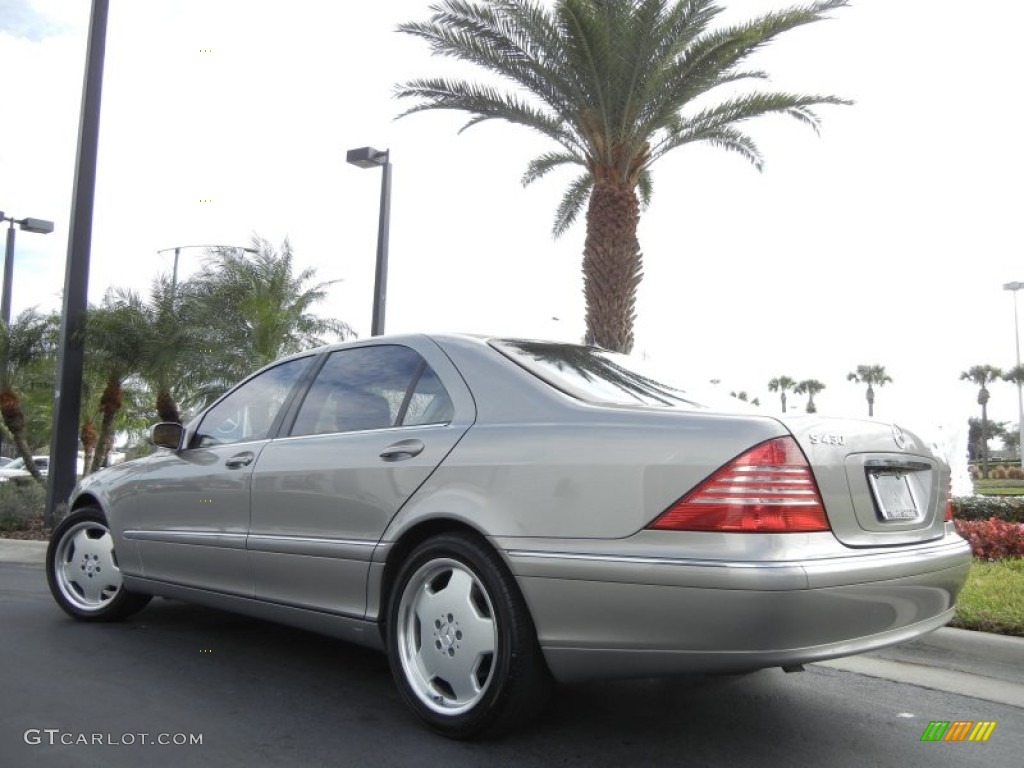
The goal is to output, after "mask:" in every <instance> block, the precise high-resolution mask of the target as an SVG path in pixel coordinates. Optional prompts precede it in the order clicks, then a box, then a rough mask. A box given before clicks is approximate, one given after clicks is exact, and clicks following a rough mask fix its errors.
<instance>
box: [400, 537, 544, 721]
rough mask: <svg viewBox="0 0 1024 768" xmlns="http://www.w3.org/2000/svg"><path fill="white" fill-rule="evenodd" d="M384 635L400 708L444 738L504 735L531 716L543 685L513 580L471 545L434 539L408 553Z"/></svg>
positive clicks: (491, 555)
mask: <svg viewBox="0 0 1024 768" xmlns="http://www.w3.org/2000/svg"><path fill="white" fill-rule="evenodd" d="M420 617H423V619H422V620H421V619H420ZM386 634H387V646H388V661H389V662H390V664H391V672H392V674H393V675H394V678H395V682H396V684H397V685H398V691H399V693H400V694H401V696H402V699H403V700H404V701H405V703H406V704H407V705H408V706H409V707H410V708H411V709H412V710H413V711H414V712H415V713H416V714H417V715H418V716H419V717H420V718H421V719H422V720H423V721H424V722H425V723H426V724H427V725H428V726H429V727H430V728H431V729H433V730H434V731H436V732H438V733H440V734H442V735H443V736H447V737H449V738H455V739H471V738H475V737H478V736H482V735H485V734H486V735H489V736H494V735H498V734H500V733H504V732H507V731H508V730H510V729H511V728H513V727H515V726H517V725H519V724H521V723H522V722H524V721H525V720H526V719H528V718H529V717H532V716H533V715H535V714H536V713H537V711H538V710H539V709H540V708H541V706H542V705H543V701H544V698H545V696H546V694H547V691H548V689H549V687H550V684H551V676H550V673H549V672H548V669H547V665H546V664H545V663H544V657H543V655H542V653H541V650H540V646H539V645H538V643H537V632H536V630H535V629H534V626H533V621H532V620H531V618H530V614H529V611H528V610H527V607H526V603H525V601H524V600H523V597H522V594H521V593H520V592H519V588H518V586H517V585H516V583H515V580H514V579H513V577H512V575H511V574H510V573H509V572H508V569H507V568H506V567H505V564H504V563H503V562H502V560H501V559H500V558H499V557H498V555H497V553H496V552H494V550H493V549H491V548H490V547H489V546H488V545H487V544H486V543H485V542H484V541H482V540H481V539H479V538H478V537H476V536H472V535H469V534H464V533H446V534H442V535H439V536H435V537H433V538H431V539H428V540H427V541H425V542H423V543H422V544H420V545H419V546H418V547H416V549H414V550H413V551H412V553H410V555H409V557H408V558H407V559H406V561H405V562H404V563H403V564H402V566H401V569H400V570H399V572H398V576H397V578H396V579H395V582H394V588H393V589H392V590H391V594H390V600H389V604H388V613H387V633H386Z"/></svg>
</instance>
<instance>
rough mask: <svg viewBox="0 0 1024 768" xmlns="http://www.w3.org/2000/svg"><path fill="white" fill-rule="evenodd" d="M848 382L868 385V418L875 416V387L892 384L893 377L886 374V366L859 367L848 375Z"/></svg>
mask: <svg viewBox="0 0 1024 768" xmlns="http://www.w3.org/2000/svg"><path fill="white" fill-rule="evenodd" d="M846 380H847V381H852V382H853V383H854V384H867V385H868V391H867V394H866V397H867V400H868V418H872V417H873V416H874V415H875V387H876V386H877V387H884V386H885V385H886V384H891V383H892V377H891V376H889V374H887V373H886V372H885V366H884V365H858V366H857V370H856V371H853V372H851V373H848V374H846Z"/></svg>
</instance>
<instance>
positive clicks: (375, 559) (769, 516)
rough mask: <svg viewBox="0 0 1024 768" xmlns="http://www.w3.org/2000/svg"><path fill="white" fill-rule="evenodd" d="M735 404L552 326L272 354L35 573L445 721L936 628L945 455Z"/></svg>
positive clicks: (71, 530) (483, 717) (64, 527)
mask: <svg viewBox="0 0 1024 768" xmlns="http://www.w3.org/2000/svg"><path fill="white" fill-rule="evenodd" d="M741 407H743V405H742V404H740V403H739V401H736V400H734V399H731V398H730V399H728V400H726V401H723V402H712V401H710V400H709V399H708V398H706V397H698V396H695V395H694V394H692V393H690V392H688V391H686V390H684V389H679V388H676V387H672V386H669V385H666V384H663V383H660V382H658V381H655V380H653V379H651V378H650V377H648V376H645V375H642V374H640V373H638V372H636V371H635V370H633V368H632V363H631V361H630V360H629V359H628V358H624V357H622V356H619V355H614V354H610V353H607V352H604V351H602V350H599V349H595V348H590V347H584V346H577V345H572V344H561V343H553V342H535V341H523V340H509V339H486V338H477V337H467V336H454V335H452V336H422V335H416V336H395V337H380V338H374V339H369V340H365V341H358V342H352V343H347V344H342V345H335V346H331V347H326V348H323V349H319V350H315V351H311V352H307V353H303V354H299V355H294V356H292V357H289V358H286V359H284V360H281V361H279V362H277V363H274V364H272V365H270V366H267V367H265V368H263V369H262V370H260V371H258V372H257V373H255V374H254V375H252V376H251V377H249V378H248V379H246V380H244V381H243V382H242V383H240V384H239V385H238V386H237V387H235V388H234V389H233V390H231V391H230V392H228V393H227V394H225V395H224V396H223V397H222V398H220V400H218V401H217V402H216V403H214V404H213V405H212V406H211V407H210V408H209V409H207V410H206V411H205V412H204V413H202V414H201V415H199V416H198V417H197V418H196V419H195V420H194V421H192V422H191V423H190V424H188V425H187V426H185V427H182V426H181V425H178V424H166V423H165V424H158V425H156V426H155V427H154V428H153V431H152V441H153V442H154V443H155V444H156V445H158V446H162V447H163V448H166V449H167V450H162V451H159V452H157V453H155V454H154V455H151V456H149V457H146V458H143V459H139V460H135V461H130V462H126V463H124V464H120V465H118V466H114V467H111V468H108V469H106V470H103V471H101V472H99V473H97V474H94V475H92V476H90V477H88V478H86V479H85V480H84V481H82V482H81V483H80V485H79V486H78V487H77V488H76V490H75V492H74V494H73V496H72V499H71V508H72V509H73V512H72V514H71V515H70V516H68V517H67V518H66V519H65V520H64V521H63V522H61V523H60V524H59V525H58V527H57V528H56V530H55V531H54V534H53V538H52V541H51V543H50V546H49V550H48V553H47V566H46V569H47V576H48V579H49V583H50V589H51V591H52V593H53V596H54V597H55V599H56V601H57V602H58V604H59V605H60V606H61V608H63V609H64V610H65V611H66V612H67V613H68V614H70V615H71V616H73V617H75V618H76V619H81V620H84V621H107V620H113V619H121V618H124V617H126V616H129V615H130V614H132V613H134V612H135V611H137V610H139V609H140V608H142V607H143V606H144V605H145V604H146V602H147V601H148V600H149V598H150V596H152V595H163V596H165V597H169V598H179V599H182V600H188V601H194V602H197V603H203V604H206V605H211V606H216V607H220V608H226V609H230V610H236V611H240V612H243V613H246V614H250V615H254V616H258V617H262V618H265V619H272V620H277V621H281V622H284V623H288V624H293V625H296V626H300V627H306V628H309V629H314V630H317V631H322V632H327V633H330V634H333V635H336V636H338V637H340V638H344V639H346V640H350V641H353V642H356V643H361V644H364V645H367V646H371V647H375V648H379V649H382V650H384V651H385V652H386V653H387V655H388V658H389V661H390V664H391V668H392V671H393V674H394V677H395V680H396V683H397V686H398V690H399V691H400V693H401V697H402V699H403V700H404V701H405V703H406V704H408V705H409V707H411V709H412V710H413V711H414V712H415V713H416V714H417V715H418V716H419V717H420V718H422V720H423V721H424V722H426V724H427V725H429V726H430V727H431V728H433V729H435V730H436V731H439V732H440V733H442V734H445V735H448V736H453V737H457V738H469V737H473V736H477V735H479V734H483V733H488V732H497V731H500V730H502V729H506V728H509V727H511V726H512V725H514V724H515V723H516V722H518V721H519V720H520V719H521V718H522V717H524V716H525V715H527V714H529V713H531V712H535V711H537V708H538V704H539V702H540V701H541V699H542V698H543V695H544V693H545V690H546V688H547V686H548V684H549V682H550V681H551V680H552V679H554V680H556V681H576V680H587V679H596V678H609V677H629V676H653V675H672V674H677V673H690V672H702V673H703V672H733V671H740V670H752V669H757V668H762V667H770V666H782V667H787V668H790V667H794V666H796V665H800V664H803V663H806V662H812V661H817V660H821V659H829V658H834V657H838V656H846V655H850V654H855V653H860V652H863V651H869V650H872V649H876V648H880V647H883V646H887V645H892V644H895V643H901V642H904V641H906V640H909V639H911V638H914V637H917V636H919V635H922V634H924V633H927V632H930V631H932V630H934V629H936V628H937V627H940V626H942V625H943V624H945V623H946V622H947V621H949V620H950V618H951V617H952V616H953V610H954V607H953V606H954V600H955V598H956V595H957V593H958V592H959V590H960V588H961V586H962V584H963V581H964V579H965V576H966V573H967V569H968V566H969V563H970V548H969V547H968V546H967V544H966V543H965V542H964V541H963V540H962V539H961V538H960V537H959V536H957V535H956V533H955V531H954V529H953V524H952V522H951V517H952V516H951V512H950V506H949V493H948V485H949V469H948V467H947V466H946V465H945V464H944V463H943V461H942V459H941V458H939V457H938V456H937V455H936V454H935V453H934V452H933V451H932V450H931V448H930V447H929V446H928V445H927V444H926V443H925V442H924V441H922V440H921V439H920V438H919V437H918V436H916V435H915V434H914V433H912V432H910V431H909V430H906V429H903V428H901V427H898V426H895V425H893V424H889V423H884V422H880V421H861V420H847V419H829V418H824V417H820V416H817V415H807V416H792V417H784V418H780V417H777V416H770V415H766V414H762V413H759V412H757V411H756V410H752V409H751V410H745V411H742V412H741V411H738V410H737V409H738V408H741ZM115 553H116V554H115Z"/></svg>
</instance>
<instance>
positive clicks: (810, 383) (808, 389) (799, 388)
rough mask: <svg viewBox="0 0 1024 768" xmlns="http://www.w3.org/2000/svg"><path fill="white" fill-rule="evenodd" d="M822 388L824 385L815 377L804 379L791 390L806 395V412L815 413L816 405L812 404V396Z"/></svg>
mask: <svg viewBox="0 0 1024 768" xmlns="http://www.w3.org/2000/svg"><path fill="white" fill-rule="evenodd" d="M824 388H825V385H824V384H822V383H821V382H820V381H818V380H817V379H804V380H803V381H801V382H800V383H799V384H797V385H796V387H794V388H793V391H794V392H796V393H797V394H798V395H807V409H806V410H807V413H817V412H818V407H817V406H816V405H815V404H814V396H815V395H816V394H818V393H819V392H821V390H823V389H824Z"/></svg>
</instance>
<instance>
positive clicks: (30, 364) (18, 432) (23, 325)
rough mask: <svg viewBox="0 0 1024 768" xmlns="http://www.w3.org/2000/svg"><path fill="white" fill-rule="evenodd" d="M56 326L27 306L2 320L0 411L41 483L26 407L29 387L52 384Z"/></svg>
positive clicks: (29, 468)
mask: <svg viewBox="0 0 1024 768" xmlns="http://www.w3.org/2000/svg"><path fill="white" fill-rule="evenodd" d="M55 339H56V337H55V328H54V326H53V323H52V322H50V321H49V319H48V318H47V317H45V316H44V315H41V314H40V313H39V312H38V311H37V310H36V309H34V308H33V309H26V310H25V311H24V312H22V313H21V314H19V315H18V317H17V318H15V319H14V320H13V321H12V322H11V324H10V325H7V324H5V323H4V322H2V321H0V415H2V417H3V423H4V427H5V428H6V429H7V431H8V433H9V434H10V436H11V439H12V440H13V442H14V445H15V446H16V447H17V449H18V455H19V456H21V458H22V459H23V460H24V461H25V469H26V470H28V472H29V474H31V475H32V477H34V478H35V479H36V481H37V482H39V483H40V484H41V483H42V482H43V478H42V475H41V474H40V473H39V470H38V469H37V468H36V463H35V461H33V460H32V446H31V445H30V443H29V431H28V429H27V420H26V415H25V411H24V409H23V407H22V406H23V397H24V393H25V391H26V390H31V389H38V388H39V386H40V385H42V386H44V387H45V386H47V383H48V386H49V387H50V391H52V387H53V365H52V358H51V354H52V352H53V350H54V346H55Z"/></svg>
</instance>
